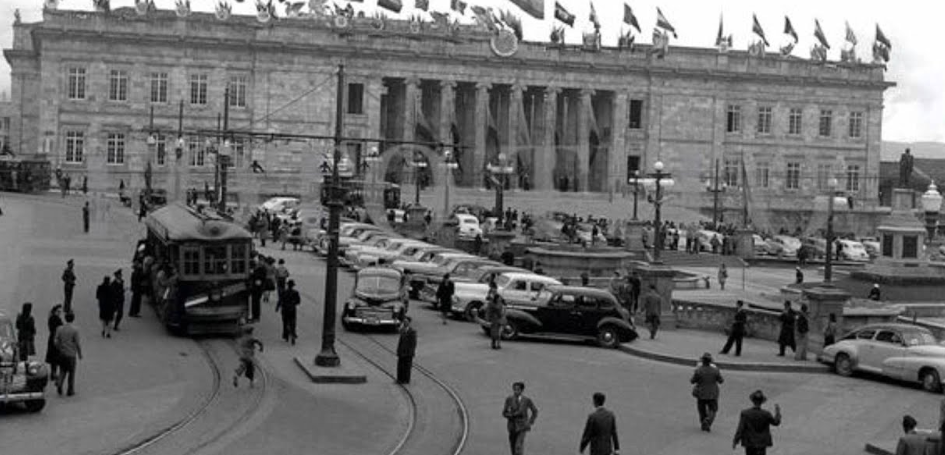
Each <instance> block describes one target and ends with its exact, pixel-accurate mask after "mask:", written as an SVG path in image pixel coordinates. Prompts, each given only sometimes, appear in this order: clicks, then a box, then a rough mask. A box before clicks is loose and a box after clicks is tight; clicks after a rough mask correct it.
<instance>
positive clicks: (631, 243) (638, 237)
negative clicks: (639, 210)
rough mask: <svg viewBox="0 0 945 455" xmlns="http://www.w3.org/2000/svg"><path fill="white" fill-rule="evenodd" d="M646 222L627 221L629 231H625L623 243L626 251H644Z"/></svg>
mask: <svg viewBox="0 0 945 455" xmlns="http://www.w3.org/2000/svg"><path fill="white" fill-rule="evenodd" d="M644 224H645V222H644V221H640V220H631V221H627V229H626V230H625V231H624V236H623V241H624V245H626V249H628V250H630V251H643V250H644V247H643V226H644Z"/></svg>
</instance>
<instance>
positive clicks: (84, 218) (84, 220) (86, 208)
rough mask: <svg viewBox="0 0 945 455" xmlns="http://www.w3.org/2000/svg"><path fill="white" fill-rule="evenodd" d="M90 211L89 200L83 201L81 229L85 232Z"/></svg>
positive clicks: (87, 230)
mask: <svg viewBox="0 0 945 455" xmlns="http://www.w3.org/2000/svg"><path fill="white" fill-rule="evenodd" d="M90 211H91V209H90V208H89V201H85V205H83V206H82V231H83V232H85V233H86V234H88V233H89V217H90V216H91V215H92V214H91V212H90Z"/></svg>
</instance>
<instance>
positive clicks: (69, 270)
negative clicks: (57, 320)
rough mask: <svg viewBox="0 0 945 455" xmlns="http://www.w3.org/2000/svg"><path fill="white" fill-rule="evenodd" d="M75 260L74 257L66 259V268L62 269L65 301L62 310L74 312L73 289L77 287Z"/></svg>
mask: <svg viewBox="0 0 945 455" xmlns="http://www.w3.org/2000/svg"><path fill="white" fill-rule="evenodd" d="M74 265H75V262H73V260H72V259H69V260H68V261H66V269H65V270H63V271H62V290H63V294H65V295H64V297H63V301H62V310H63V312H64V313H71V312H72V291H73V290H74V289H75V271H74V270H73V266H74Z"/></svg>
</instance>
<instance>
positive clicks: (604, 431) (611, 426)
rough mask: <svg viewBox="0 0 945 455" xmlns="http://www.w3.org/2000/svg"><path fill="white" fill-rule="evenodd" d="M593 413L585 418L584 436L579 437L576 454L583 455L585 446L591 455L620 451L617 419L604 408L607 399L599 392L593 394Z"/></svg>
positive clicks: (609, 454) (603, 454) (605, 454)
mask: <svg viewBox="0 0 945 455" xmlns="http://www.w3.org/2000/svg"><path fill="white" fill-rule="evenodd" d="M593 400H594V408H595V409H594V412H592V413H591V414H590V415H588V416H587V423H585V424H584V434H582V435H581V445H580V447H579V448H578V453H584V449H586V448H587V446H590V447H591V451H590V454H591V455H611V454H616V453H617V452H619V451H620V440H619V439H618V438H617V418H616V417H615V416H614V413H613V412H611V411H610V410H608V409H606V408H604V402H605V401H607V397H606V396H605V395H604V394H603V393H601V392H595V393H594V398H593Z"/></svg>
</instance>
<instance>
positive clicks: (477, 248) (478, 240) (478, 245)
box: [473, 234, 482, 256]
mask: <svg viewBox="0 0 945 455" xmlns="http://www.w3.org/2000/svg"><path fill="white" fill-rule="evenodd" d="M473 254H475V255H476V256H479V255H480V254H482V234H476V237H475V238H474V239H473Z"/></svg>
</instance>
